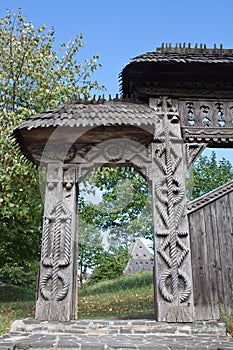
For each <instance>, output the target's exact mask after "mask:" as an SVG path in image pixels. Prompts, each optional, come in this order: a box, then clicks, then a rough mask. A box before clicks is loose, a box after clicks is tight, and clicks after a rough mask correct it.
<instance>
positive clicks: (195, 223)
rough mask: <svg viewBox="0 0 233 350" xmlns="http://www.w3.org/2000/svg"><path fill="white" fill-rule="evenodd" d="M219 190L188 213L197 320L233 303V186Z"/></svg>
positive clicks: (215, 314)
mask: <svg viewBox="0 0 233 350" xmlns="http://www.w3.org/2000/svg"><path fill="white" fill-rule="evenodd" d="M231 187H232V186H230V187H229V188H231ZM215 193H216V198H217V199H216V200H213V196H211V195H209V198H210V200H209V202H208V201H205V200H204V201H203V199H200V203H201V201H203V203H204V204H203V205H201V206H199V207H198V206H197V208H196V209H195V210H194V211H193V210H192V211H191V212H190V213H189V215H188V219H189V229H190V237H191V255H192V268H193V285H194V306H195V317H196V319H197V320H210V319H218V318H219V316H220V312H221V311H223V312H227V313H228V312H231V311H232V307H233V215H232V213H233V189H231V190H230V191H229V192H227V193H225V194H224V191H223V195H222V196H220V197H219V196H218V192H217V191H215Z"/></svg>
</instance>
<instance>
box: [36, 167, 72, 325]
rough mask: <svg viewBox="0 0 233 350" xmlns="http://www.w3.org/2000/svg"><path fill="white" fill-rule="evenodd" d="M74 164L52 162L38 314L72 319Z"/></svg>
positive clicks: (45, 318) (59, 318)
mask: <svg viewBox="0 0 233 350" xmlns="http://www.w3.org/2000/svg"><path fill="white" fill-rule="evenodd" d="M76 207H77V196H76V179H75V167H74V166H69V165H67V166H66V165H64V164H63V163H54V164H49V165H48V169H47V186H46V194H45V207H44V223H43V237H42V252H41V266H40V276H39V281H38V290H37V302H36V314H35V318H36V319H38V320H56V321H69V320H72V319H75V318H76V311H77V276H76V275H77V237H76V235H77V229H76V217H77V208H76Z"/></svg>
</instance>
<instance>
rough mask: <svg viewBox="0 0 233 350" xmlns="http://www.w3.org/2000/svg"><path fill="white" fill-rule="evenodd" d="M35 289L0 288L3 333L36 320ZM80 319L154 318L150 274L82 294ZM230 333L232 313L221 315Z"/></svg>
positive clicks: (0, 329)
mask: <svg viewBox="0 0 233 350" xmlns="http://www.w3.org/2000/svg"><path fill="white" fill-rule="evenodd" d="M34 307H35V290H34V288H33V289H32V290H30V289H25V288H19V287H15V286H4V287H2V286H1V287H0V334H3V333H6V332H8V331H9V329H10V325H11V322H12V321H13V320H15V319H19V318H25V317H33V316H34ZM78 309H79V313H78V318H79V319H127V318H143V317H145V318H149V317H153V313H154V305H153V279H152V274H151V273H137V274H134V275H131V276H123V277H121V278H118V279H116V280H112V281H105V282H100V283H97V284H95V285H92V286H87V287H86V288H85V289H84V290H80V291H79V306H78ZM222 321H224V322H225V323H226V325H227V330H228V334H229V335H231V336H233V313H232V315H229V316H222Z"/></svg>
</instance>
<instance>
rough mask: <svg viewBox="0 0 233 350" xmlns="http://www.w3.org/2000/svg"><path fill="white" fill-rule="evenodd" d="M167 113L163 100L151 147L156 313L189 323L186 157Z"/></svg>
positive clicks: (190, 309)
mask: <svg viewBox="0 0 233 350" xmlns="http://www.w3.org/2000/svg"><path fill="white" fill-rule="evenodd" d="M169 109H170V106H169V104H168V101H167V99H164V101H163V111H164V115H163V119H162V120H161V123H160V125H159V126H158V128H157V130H158V131H157V132H156V134H155V138H154V142H153V144H152V160H153V186H152V188H153V189H152V190H153V206H154V226H155V274H156V275H155V279H156V309H157V310H156V311H157V317H158V320H159V321H169V322H176V321H180V322H188V321H191V320H193V295H192V272H191V271H192V269H191V256H190V245H189V232H188V221H187V215H186V193H185V184H184V175H185V173H186V169H187V164H186V156H187V153H186V150H185V144H184V143H183V140H182V138H181V134H180V125H179V123H177V120H176V123H175V124H174V123H172V118H170V117H169V115H168V112H169ZM177 119H178V120H179V118H178V117H177ZM185 154H186V156H185ZM190 157H191V155H190ZM191 158H192V157H191ZM190 162H191V160H190Z"/></svg>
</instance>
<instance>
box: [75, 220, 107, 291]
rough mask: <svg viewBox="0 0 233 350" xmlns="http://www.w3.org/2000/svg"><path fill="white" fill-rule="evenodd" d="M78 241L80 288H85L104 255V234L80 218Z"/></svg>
mask: <svg viewBox="0 0 233 350" xmlns="http://www.w3.org/2000/svg"><path fill="white" fill-rule="evenodd" d="M78 226H79V227H78V230H79V239H78V278H79V283H80V286H81V287H82V288H83V287H84V282H85V281H86V280H87V277H88V272H90V271H91V270H92V269H93V268H94V267H95V266H96V265H97V264H98V261H99V260H100V259H101V258H102V255H103V254H104V248H103V243H102V241H103V237H102V232H101V230H99V229H98V228H96V227H95V226H93V225H91V224H87V223H86V222H84V221H83V220H82V217H80V218H79V225H78Z"/></svg>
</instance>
